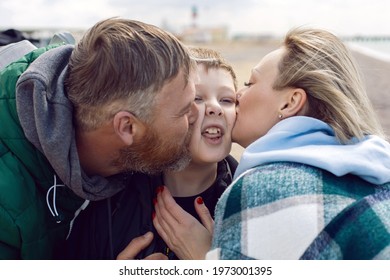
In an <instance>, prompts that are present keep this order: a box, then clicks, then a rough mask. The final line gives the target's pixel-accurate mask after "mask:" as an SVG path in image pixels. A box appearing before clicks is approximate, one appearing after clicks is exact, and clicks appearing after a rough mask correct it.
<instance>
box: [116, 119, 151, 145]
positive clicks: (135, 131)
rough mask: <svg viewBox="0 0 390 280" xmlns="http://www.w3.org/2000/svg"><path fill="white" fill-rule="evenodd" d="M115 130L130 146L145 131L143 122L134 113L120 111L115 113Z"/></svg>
mask: <svg viewBox="0 0 390 280" xmlns="http://www.w3.org/2000/svg"><path fill="white" fill-rule="evenodd" d="M113 125H114V131H115V133H116V135H117V136H118V137H119V138H120V139H121V140H122V142H123V143H124V144H125V145H126V146H128V145H131V144H133V142H134V139H135V138H136V137H140V136H141V134H142V132H143V131H144V125H143V123H142V122H141V121H140V120H139V119H138V118H137V117H136V116H134V115H133V114H132V113H130V112H127V111H120V112H118V113H116V114H115V116H114V120H113Z"/></svg>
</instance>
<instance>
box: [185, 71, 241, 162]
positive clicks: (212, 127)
mask: <svg viewBox="0 0 390 280" xmlns="http://www.w3.org/2000/svg"><path fill="white" fill-rule="evenodd" d="M198 75H199V79H198V81H197V82H196V83H195V88H196V97H195V104H196V106H197V107H198V111H199V114H198V119H197V121H196V123H195V127H194V130H193V134H192V138H191V144H190V151H191V156H192V161H193V162H194V163H215V162H218V161H220V160H222V159H224V158H225V157H226V156H227V155H228V154H229V152H230V149H231V144H232V139H231V132H232V128H233V125H234V122H235V120H236V105H235V104H236V92H235V88H234V82H233V78H232V76H231V75H230V73H229V72H228V71H226V70H224V69H216V68H210V69H208V70H206V68H205V67H204V66H203V65H201V64H200V65H198Z"/></svg>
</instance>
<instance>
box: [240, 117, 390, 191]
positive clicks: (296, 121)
mask: <svg viewBox="0 0 390 280" xmlns="http://www.w3.org/2000/svg"><path fill="white" fill-rule="evenodd" d="M282 161H284V162H298V163H303V164H307V165H311V166H315V167H318V168H321V169H324V170H327V171H329V172H331V173H333V174H335V175H336V176H343V175H346V174H349V173H350V174H354V175H356V176H359V177H361V178H362V179H364V180H366V181H368V182H370V183H373V184H377V185H380V184H384V183H387V182H390V144H389V143H388V142H386V141H385V140H384V139H382V138H380V137H378V136H374V135H370V136H367V137H365V138H364V139H363V140H361V141H359V140H357V139H354V140H353V141H351V144H348V145H344V144H340V143H339V141H338V140H337V138H336V136H335V134H334V131H333V129H332V128H331V127H330V126H329V125H328V124H326V123H324V122H322V121H320V120H317V119H314V118H309V117H291V118H288V119H285V120H282V121H280V122H279V123H278V124H276V125H275V126H274V127H273V128H272V129H271V130H270V131H269V132H268V133H267V134H266V135H264V136H263V137H261V138H259V139H258V140H256V141H255V142H253V143H252V144H251V145H249V146H248V147H247V148H246V150H245V151H244V153H243V155H242V157H241V160H240V163H239V165H238V167H237V170H236V172H235V174H234V178H235V179H236V178H237V177H238V176H239V175H240V174H242V173H243V172H245V171H246V170H248V169H251V168H253V167H256V166H259V165H261V164H265V163H271V162H282Z"/></svg>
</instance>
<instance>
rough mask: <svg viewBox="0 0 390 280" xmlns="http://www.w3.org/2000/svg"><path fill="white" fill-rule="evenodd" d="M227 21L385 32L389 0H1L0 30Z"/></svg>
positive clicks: (266, 29) (246, 29) (256, 29)
mask: <svg viewBox="0 0 390 280" xmlns="http://www.w3.org/2000/svg"><path fill="white" fill-rule="evenodd" d="M193 6H196V7H197V11H198V16H197V18H196V23H197V25H198V26H199V27H206V26H227V27H228V30H229V34H230V35H237V34H240V33H246V34H267V35H277V36H281V35H284V33H285V32H286V31H288V30H289V29H290V28H292V27H295V26H300V25H308V26H312V27H321V28H326V29H328V30H330V31H333V32H334V33H336V34H338V35H342V36H351V35H390V15H389V13H390V1H389V0H0V30H2V29H6V28H20V29H22V28H24V29H25V28H28V29H31V28H46V27H54V28H64V29H66V28H83V29H84V28H89V27H91V26H92V25H93V24H95V23H96V22H97V21H99V20H102V19H105V18H107V17H113V16H120V17H126V18H132V19H138V20H142V21H145V22H148V23H152V24H155V25H158V26H162V27H165V28H169V29H170V31H174V32H178V31H180V30H181V29H182V28H183V27H185V26H190V25H191V24H192V23H193V19H192V16H191V15H192V7H193Z"/></svg>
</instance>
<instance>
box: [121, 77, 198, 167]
mask: <svg viewBox="0 0 390 280" xmlns="http://www.w3.org/2000/svg"><path fill="white" fill-rule="evenodd" d="M194 99H195V85H194V77H193V75H191V76H190V79H189V81H188V83H186V82H185V79H184V75H183V74H182V73H181V72H180V73H179V75H178V76H176V77H175V78H174V79H172V80H171V81H169V82H168V83H166V84H165V85H164V87H163V88H162V90H161V91H160V92H159V93H158V94H157V97H156V103H155V107H154V117H153V118H154V120H153V121H152V124H151V125H149V126H148V127H147V129H146V131H145V133H144V135H143V136H142V137H141V138H139V139H137V140H136V141H135V142H134V143H133V144H132V145H130V146H128V147H126V148H124V149H122V150H121V156H120V158H119V159H118V162H119V164H120V165H121V169H122V170H123V171H130V170H131V171H139V172H144V173H148V174H156V173H159V172H162V171H163V170H167V169H170V170H180V169H183V168H184V167H185V166H186V165H187V164H188V163H189V161H190V160H191V155H190V152H189V149H188V145H189V142H190V139H191V132H192V125H193V124H194V123H195V121H196V119H197V117H198V111H197V108H196V106H195V104H194Z"/></svg>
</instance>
